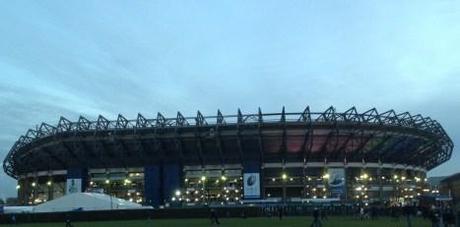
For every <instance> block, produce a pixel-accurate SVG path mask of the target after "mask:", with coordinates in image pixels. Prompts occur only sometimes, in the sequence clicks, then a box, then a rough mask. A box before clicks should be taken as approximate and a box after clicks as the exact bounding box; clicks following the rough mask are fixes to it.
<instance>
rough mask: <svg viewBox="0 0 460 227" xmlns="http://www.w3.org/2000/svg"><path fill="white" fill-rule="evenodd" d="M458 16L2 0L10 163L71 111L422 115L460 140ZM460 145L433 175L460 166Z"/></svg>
mask: <svg viewBox="0 0 460 227" xmlns="http://www.w3.org/2000/svg"><path fill="white" fill-rule="evenodd" d="M459 21H460V3H459V1H449V0H442V1H438V0H433V1H417V2H413V1H400V0H397V1H388V0H382V1H369V0H363V1H356V0H343V1H308V0H302V1H279V0H276V1H267V0H263V1H262V0H260V1H251V2H250V1H237V0H229V1H224V0H219V1H215V0H209V1H205V0H197V1H193V0H185V1H182V2H181V1H171V0H166V1H80V0H79V1H58V0H55V1H44V0H41V1H16V0H15V1H8V0H0V110H1V113H0V160H1V161H3V159H4V157H5V155H6V154H7V152H8V151H9V149H10V148H11V146H12V145H13V143H14V142H15V140H16V139H17V138H18V137H19V136H20V135H21V134H23V133H25V131H26V130H27V129H28V128H30V127H34V126H35V125H37V124H39V123H41V122H42V121H44V122H49V123H53V124H54V123H57V120H58V118H59V116H61V115H62V116H66V117H67V118H68V119H72V120H77V118H78V116H79V115H80V114H82V115H84V116H86V117H89V118H92V119H95V118H96V116H97V115H98V114H102V115H104V116H106V117H108V118H115V117H116V115H117V114H118V113H122V114H123V115H125V116H126V117H130V118H135V117H136V114H137V113H138V112H141V113H143V114H144V116H148V117H152V118H153V117H155V116H156V112H162V113H164V115H167V116H175V112H176V111H177V110H180V111H181V112H182V113H184V114H186V115H192V116H193V115H195V113H196V110H198V109H199V110H201V111H202V113H203V114H215V113H216V110H217V108H220V109H221V110H222V112H223V113H226V114H234V113H236V110H237V108H241V109H242V111H243V112H246V113H247V112H255V111H256V110H257V108H258V107H259V106H260V107H261V108H262V110H263V111H266V112H275V111H280V110H281V108H282V106H283V105H284V106H286V109H287V111H292V112H294V111H302V110H303V109H304V108H305V106H307V105H310V106H311V108H312V110H315V111H323V110H325V109H326V108H327V107H328V106H330V105H334V106H336V108H337V110H338V111H344V110H346V109H348V108H350V107H352V106H356V107H357V108H358V110H359V111H361V112H362V111H365V110H367V109H370V108H372V107H377V108H378V109H379V110H380V111H381V112H384V111H386V110H389V109H395V110H396V111H398V112H403V111H410V112H411V113H413V114H417V113H420V114H422V115H424V116H430V117H432V118H434V119H436V120H438V121H439V122H440V123H441V124H442V125H443V126H444V128H445V129H446V131H447V133H448V134H449V135H450V136H451V138H452V139H453V141H454V144H458V143H459V139H460V117H459V116H460V114H459V113H460V23H459ZM457 151H458V149H454V155H453V157H452V159H451V160H450V161H449V162H447V163H445V164H443V165H442V166H440V167H438V168H436V169H434V170H433V171H431V172H430V175H449V174H452V173H454V172H458V171H460V168H459V167H458V164H457V165H456V163H458V162H459V161H460V155H458V154H457V153H458V152H457ZM0 172H2V173H0V198H2V197H5V196H13V195H15V193H16V192H15V188H14V187H15V185H16V183H15V181H13V180H12V179H11V178H10V177H8V176H6V175H5V174H3V171H0Z"/></svg>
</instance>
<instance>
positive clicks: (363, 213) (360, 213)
mask: <svg viewBox="0 0 460 227" xmlns="http://www.w3.org/2000/svg"><path fill="white" fill-rule="evenodd" d="M365 215H366V213H365V210H364V207H360V208H359V219H360V220H361V221H362V220H364V217H365Z"/></svg>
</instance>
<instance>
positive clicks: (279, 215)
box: [278, 207, 283, 220]
mask: <svg viewBox="0 0 460 227" xmlns="http://www.w3.org/2000/svg"><path fill="white" fill-rule="evenodd" d="M278 217H279V219H280V220H281V219H283V207H278Z"/></svg>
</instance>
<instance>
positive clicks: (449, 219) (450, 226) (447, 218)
mask: <svg viewBox="0 0 460 227" xmlns="http://www.w3.org/2000/svg"><path fill="white" fill-rule="evenodd" d="M444 224H445V226H447V227H454V226H455V214H454V211H453V210H452V208H450V207H449V206H448V207H447V208H446V210H445V211H444Z"/></svg>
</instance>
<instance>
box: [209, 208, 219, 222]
mask: <svg viewBox="0 0 460 227" xmlns="http://www.w3.org/2000/svg"><path fill="white" fill-rule="evenodd" d="M211 224H212V225H214V224H216V225H220V222H219V217H218V216H217V212H216V210H214V209H211Z"/></svg>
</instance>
